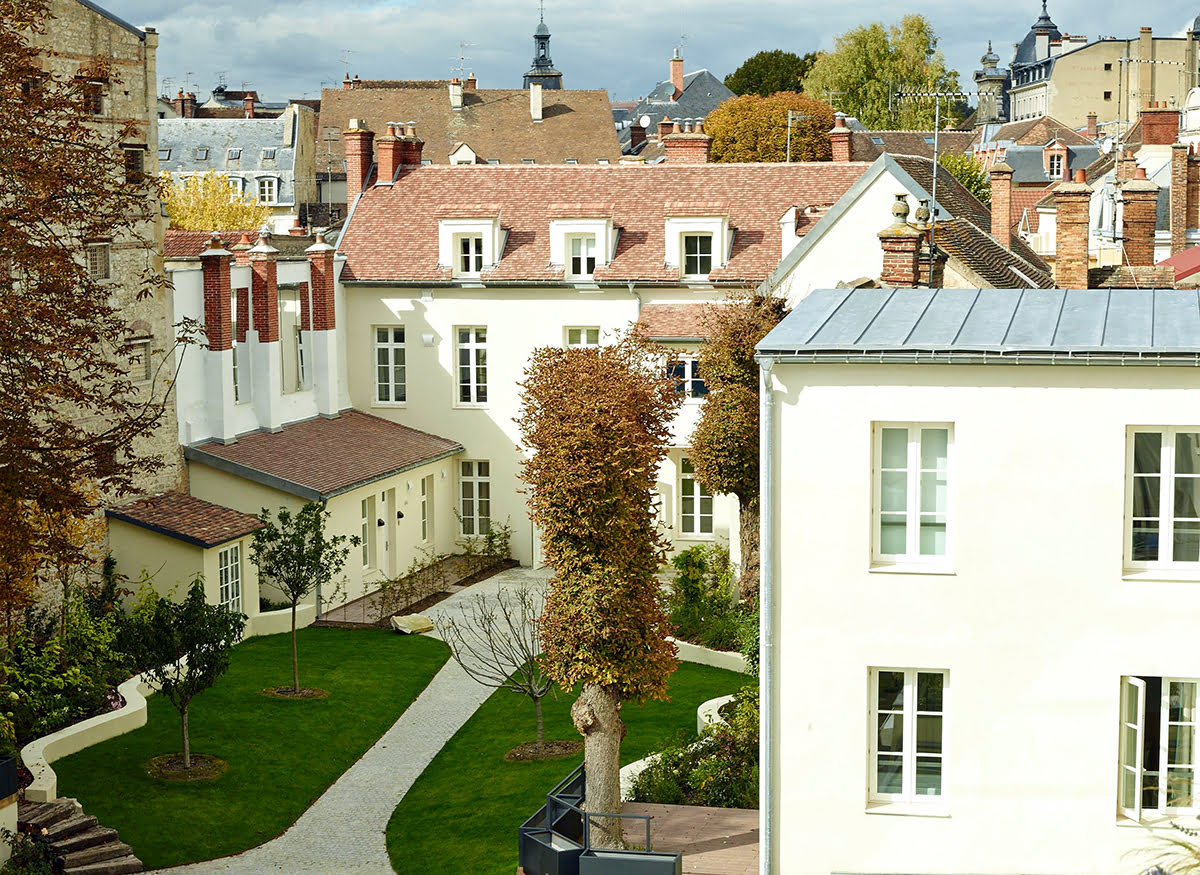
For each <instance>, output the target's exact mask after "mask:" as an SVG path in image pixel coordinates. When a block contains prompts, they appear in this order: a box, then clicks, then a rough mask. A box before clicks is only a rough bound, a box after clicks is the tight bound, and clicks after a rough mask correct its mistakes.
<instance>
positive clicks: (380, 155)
mask: <svg viewBox="0 0 1200 875" xmlns="http://www.w3.org/2000/svg"><path fill="white" fill-rule="evenodd" d="M375 145H376V155H377V159H376V160H377V162H378V165H379V167H378V170H377V171H376V173H375V184H376V185H391V184H392V180H393V179H395V177H396V169H397V168H398V167H399V166H400V164H401V163H402V161H401V157H402V156H401V148H402V147H401V145H400V140H399V138H398V137H397V136H396V123H395V122H388V123H387V133H386V134H384V135H383V136H382V137H380V138H379V139H378V140H376V141H375Z"/></svg>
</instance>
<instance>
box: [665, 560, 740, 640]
mask: <svg viewBox="0 0 1200 875" xmlns="http://www.w3.org/2000/svg"><path fill="white" fill-rule="evenodd" d="M671 564H672V565H673V566H675V579H674V581H673V583H672V586H671V594H670V595H669V596H668V597H667V610H668V611H669V614H670V619H671V624H672V625H673V626H674V627H675V635H676V637H678V638H681V639H683V640H684V641H691V642H693V643H696V644H703V645H704V646H705V647H712V648H713V649H715V650H733V649H735V648H737V646H738V642H739V640H740V630H741V627H742V625H743V619H742V614H743V613H744V611H743V609H742V608H741V607H740V606H739V605H738V604H737V602H736V601H735V600H734V597H733V592H734V585H735V581H734V575H733V571H732V569H731V568H730V565H729V551H728V550H726V549H725V548H723V547H715V546H713V547H709V546H703V545H697V546H695V547H691V548H689V549H687V550H684V551H683V552H682V553H678V554H676V555H675V557H674V558H672V559H671Z"/></svg>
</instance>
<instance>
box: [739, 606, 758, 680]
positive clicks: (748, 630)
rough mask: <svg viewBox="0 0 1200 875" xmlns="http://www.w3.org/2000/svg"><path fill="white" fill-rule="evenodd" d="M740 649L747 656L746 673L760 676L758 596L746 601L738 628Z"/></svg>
mask: <svg viewBox="0 0 1200 875" xmlns="http://www.w3.org/2000/svg"><path fill="white" fill-rule="evenodd" d="M738 650H740V651H741V652H742V656H744V657H746V673H747V674H749V675H750V676H751V677H755V678H756V677H758V598H757V597H755V598H753V599H750V600H748V601H747V602H746V606H745V611H744V612H743V613H742V625H741V627H740V628H739V629H738Z"/></svg>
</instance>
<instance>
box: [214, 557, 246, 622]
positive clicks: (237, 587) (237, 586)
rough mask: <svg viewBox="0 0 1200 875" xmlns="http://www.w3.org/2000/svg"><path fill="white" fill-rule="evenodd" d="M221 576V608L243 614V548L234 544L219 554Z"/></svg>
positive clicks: (218, 566)
mask: <svg viewBox="0 0 1200 875" xmlns="http://www.w3.org/2000/svg"><path fill="white" fill-rule="evenodd" d="M217 568H218V572H219V574H220V580H221V584H220V600H221V607H223V608H228V609H229V610H230V611H232V612H233V613H235V614H240V613H241V612H242V547H241V545H240V544H234V545H233V546H231V547H226V548H225V549H224V550H222V551H220V552H219V553H218V554H217Z"/></svg>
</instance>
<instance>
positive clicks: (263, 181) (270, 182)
mask: <svg viewBox="0 0 1200 875" xmlns="http://www.w3.org/2000/svg"><path fill="white" fill-rule="evenodd" d="M255 182H256V183H257V185H256V186H255V187H256V188H257V189H258V202H259V203H260V204H263V205H264V206H273V205H274V204H276V203H278V202H279V179H278V178H277V177H274V176H260V177H258V178H257V179H256V180H255ZM264 185H265V186H267V188H268V191H269V192H270V194H269V195H268V196H266V197H264V196H263V186H264Z"/></svg>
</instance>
